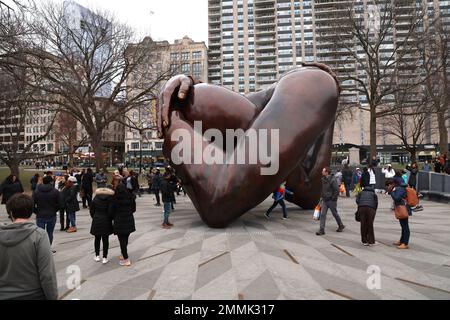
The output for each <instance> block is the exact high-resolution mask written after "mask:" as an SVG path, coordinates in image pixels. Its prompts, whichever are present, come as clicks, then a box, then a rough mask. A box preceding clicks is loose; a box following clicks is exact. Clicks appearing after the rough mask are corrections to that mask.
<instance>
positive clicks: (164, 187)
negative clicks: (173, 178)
mask: <svg viewBox="0 0 450 320" xmlns="http://www.w3.org/2000/svg"><path fill="white" fill-rule="evenodd" d="M174 192H175V187H174V185H173V184H172V183H170V182H169V181H167V180H166V179H162V180H161V195H162V202H173V201H175V194H174Z"/></svg>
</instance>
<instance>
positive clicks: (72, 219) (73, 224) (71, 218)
mask: <svg viewBox="0 0 450 320" xmlns="http://www.w3.org/2000/svg"><path fill="white" fill-rule="evenodd" d="M67 216H68V217H69V227H76V226H77V225H76V215H75V212H67Z"/></svg>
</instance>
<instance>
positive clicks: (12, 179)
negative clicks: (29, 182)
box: [0, 174, 23, 218]
mask: <svg viewBox="0 0 450 320" xmlns="http://www.w3.org/2000/svg"><path fill="white" fill-rule="evenodd" d="M22 192H23V187H22V183H21V182H20V180H19V179H18V178H17V176H15V175H13V174H11V175H9V176H8V177H7V178H6V179H5V181H3V183H2V184H1V185H0V196H2V204H6V203H7V202H8V200H9V199H11V197H12V196H13V195H15V194H16V193H22ZM6 212H8V208H6ZM8 218H11V216H10V214H9V212H8Z"/></svg>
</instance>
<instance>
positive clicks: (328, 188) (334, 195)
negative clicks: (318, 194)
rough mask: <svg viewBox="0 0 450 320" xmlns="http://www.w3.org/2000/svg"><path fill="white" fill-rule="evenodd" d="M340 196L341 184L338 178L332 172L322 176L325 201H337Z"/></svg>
mask: <svg viewBox="0 0 450 320" xmlns="http://www.w3.org/2000/svg"><path fill="white" fill-rule="evenodd" d="M338 197H339V186H338V183H337V181H336V178H335V177H334V176H332V175H331V174H330V175H329V176H327V177H322V199H323V201H337V199H338Z"/></svg>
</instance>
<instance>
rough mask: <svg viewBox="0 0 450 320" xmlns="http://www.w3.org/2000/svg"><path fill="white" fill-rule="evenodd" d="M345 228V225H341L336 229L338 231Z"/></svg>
mask: <svg viewBox="0 0 450 320" xmlns="http://www.w3.org/2000/svg"><path fill="white" fill-rule="evenodd" d="M344 229H345V226H344V225H342V226H339V228H338V229H337V230H336V232H342V231H343V230H344Z"/></svg>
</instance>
